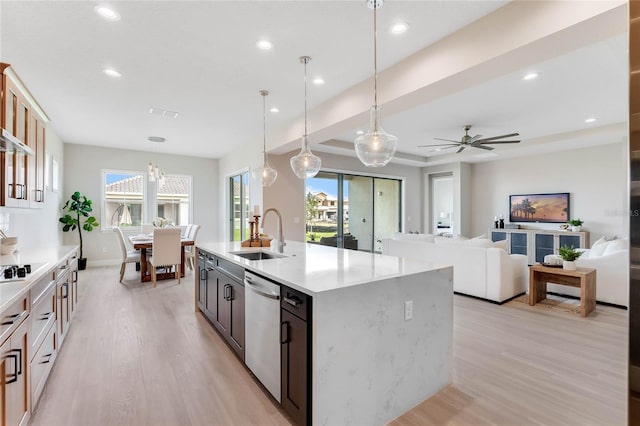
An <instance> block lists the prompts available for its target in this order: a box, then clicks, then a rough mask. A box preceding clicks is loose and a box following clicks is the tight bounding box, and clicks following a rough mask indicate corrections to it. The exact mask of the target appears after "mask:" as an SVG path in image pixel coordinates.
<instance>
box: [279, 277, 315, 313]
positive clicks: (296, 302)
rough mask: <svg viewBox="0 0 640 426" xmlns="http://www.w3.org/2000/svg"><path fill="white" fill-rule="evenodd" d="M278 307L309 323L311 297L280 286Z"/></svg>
mask: <svg viewBox="0 0 640 426" xmlns="http://www.w3.org/2000/svg"><path fill="white" fill-rule="evenodd" d="M280 295H281V296H282V298H281V300H280V306H281V307H282V309H285V310H287V311H289V312H291V313H292V314H294V315H296V316H297V317H299V318H301V319H303V320H305V321H309V320H310V319H311V297H310V296H308V295H306V294H304V293H302V292H301V291H298V290H294V289H292V288H289V287H286V286H281V287H280Z"/></svg>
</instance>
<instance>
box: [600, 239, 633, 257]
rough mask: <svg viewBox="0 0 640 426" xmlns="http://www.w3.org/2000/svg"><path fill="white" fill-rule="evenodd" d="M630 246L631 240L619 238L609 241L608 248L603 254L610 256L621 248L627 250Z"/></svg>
mask: <svg viewBox="0 0 640 426" xmlns="http://www.w3.org/2000/svg"><path fill="white" fill-rule="evenodd" d="M628 248H629V240H627V239H626V238H618V239H617V240H613V241H609V244H607V248H606V249H605V250H604V253H602V255H603V256H609V255H611V254H613V253H615V252H618V251H620V250H627V249H628Z"/></svg>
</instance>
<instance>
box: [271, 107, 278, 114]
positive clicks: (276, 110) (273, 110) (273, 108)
mask: <svg viewBox="0 0 640 426" xmlns="http://www.w3.org/2000/svg"><path fill="white" fill-rule="evenodd" d="M269 111H271V112H273V113H276V112H280V110H279V109H278V107H271V109H270V110H269Z"/></svg>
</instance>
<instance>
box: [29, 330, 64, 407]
mask: <svg viewBox="0 0 640 426" xmlns="http://www.w3.org/2000/svg"><path fill="white" fill-rule="evenodd" d="M57 355H58V347H57V342H56V328H55V327H51V328H50V329H49V332H48V333H47V335H46V337H45V339H44V341H43V342H42V345H41V346H40V349H38V351H37V352H36V354H35V356H34V357H33V360H32V361H31V406H32V407H35V406H36V404H37V403H38V399H39V398H40V395H41V394H42V390H43V389H44V385H45V384H46V383H47V377H49V372H50V371H51V367H52V366H53V362H54V361H55V359H56V356H57Z"/></svg>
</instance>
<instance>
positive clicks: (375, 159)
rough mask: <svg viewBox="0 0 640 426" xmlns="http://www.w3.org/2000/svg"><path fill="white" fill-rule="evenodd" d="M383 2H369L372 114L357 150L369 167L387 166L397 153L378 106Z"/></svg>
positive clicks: (356, 144)
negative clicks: (378, 16)
mask: <svg viewBox="0 0 640 426" xmlns="http://www.w3.org/2000/svg"><path fill="white" fill-rule="evenodd" d="M382 3H383V0H367V6H368V7H369V9H373V99H374V103H373V106H372V107H371V109H370V110H369V113H370V120H371V122H370V126H369V130H367V132H366V133H365V134H363V135H360V136H358V137H357V138H356V141H355V148H356V154H357V155H358V158H359V159H360V161H361V162H362V164H364V165H365V166H367V167H382V166H384V165H386V164H387V163H388V162H389V161H390V160H391V159H392V158H393V155H394V154H395V152H396V147H397V146H398V138H397V137H395V136H393V135H390V134H389V133H387V132H385V131H384V130H382V127H381V126H380V107H379V106H378V53H377V48H378V46H377V33H378V31H377V23H376V9H378V8H379V7H382Z"/></svg>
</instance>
